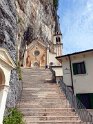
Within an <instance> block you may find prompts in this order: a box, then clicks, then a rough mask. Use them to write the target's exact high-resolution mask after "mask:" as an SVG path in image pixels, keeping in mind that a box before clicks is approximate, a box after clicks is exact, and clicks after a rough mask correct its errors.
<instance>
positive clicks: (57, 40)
mask: <svg viewBox="0 0 93 124" xmlns="http://www.w3.org/2000/svg"><path fill="white" fill-rule="evenodd" d="M53 42H54V52H55V53H56V56H62V48H63V44H62V33H61V30H60V23H59V16H58V15H57V16H56V24H55V34H54V41H53Z"/></svg>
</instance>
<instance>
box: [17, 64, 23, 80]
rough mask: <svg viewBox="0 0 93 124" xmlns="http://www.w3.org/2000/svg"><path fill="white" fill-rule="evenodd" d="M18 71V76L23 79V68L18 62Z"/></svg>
mask: <svg viewBox="0 0 93 124" xmlns="http://www.w3.org/2000/svg"><path fill="white" fill-rule="evenodd" d="M17 73H18V76H19V80H22V72H21V68H20V64H19V63H18V64H17Z"/></svg>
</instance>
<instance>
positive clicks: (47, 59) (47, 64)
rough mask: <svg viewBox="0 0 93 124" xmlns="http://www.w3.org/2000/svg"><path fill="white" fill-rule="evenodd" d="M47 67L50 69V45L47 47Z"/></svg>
mask: <svg viewBox="0 0 93 124" xmlns="http://www.w3.org/2000/svg"><path fill="white" fill-rule="evenodd" d="M47 66H48V68H49V45H48V47H47Z"/></svg>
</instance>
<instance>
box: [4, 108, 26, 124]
mask: <svg viewBox="0 0 93 124" xmlns="http://www.w3.org/2000/svg"><path fill="white" fill-rule="evenodd" d="M8 112H9V113H11V114H10V115H9V116H7V117H5V118H4V120H3V124H25V123H24V122H23V115H22V113H21V112H20V111H19V110H18V109H17V108H13V109H10V110H8Z"/></svg>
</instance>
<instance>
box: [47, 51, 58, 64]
mask: <svg viewBox="0 0 93 124" xmlns="http://www.w3.org/2000/svg"><path fill="white" fill-rule="evenodd" d="M50 62H53V63H54V64H53V66H59V65H60V62H59V61H58V60H57V59H56V54H53V53H49V63H50Z"/></svg>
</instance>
